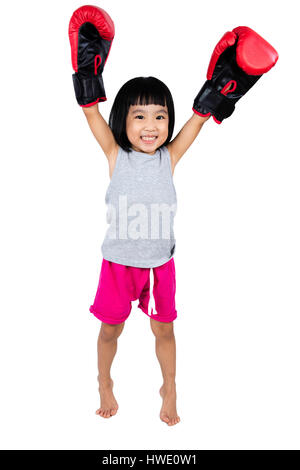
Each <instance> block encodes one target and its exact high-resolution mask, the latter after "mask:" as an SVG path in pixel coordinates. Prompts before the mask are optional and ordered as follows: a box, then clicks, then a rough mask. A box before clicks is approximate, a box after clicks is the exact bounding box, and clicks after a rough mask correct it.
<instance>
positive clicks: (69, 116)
mask: <svg viewBox="0 0 300 470" xmlns="http://www.w3.org/2000/svg"><path fill="white" fill-rule="evenodd" d="M83 4H84V3H80V2H77V1H66V0H65V1H64V2H58V1H56V2H54V1H52V2H51V3H49V2H48V3H47V4H45V3H43V2H39V1H26V2H21V1H15V2H12V3H11V4H8V3H6V5H5V6H2V26H1V30H0V34H1V44H2V47H1V65H2V72H1V82H2V84H1V114H2V124H1V130H2V138H1V176H0V177H1V181H0V191H1V227H2V228H1V338H0V340H1V351H0V353H1V361H2V364H1V402H0V405H1V409H0V415H1V447H2V448H4V449H112V450H113V449H126V448H128V449H289V448H297V449H299V448H300V445H299V442H300V431H299V420H300V405H299V395H300V380H299V352H300V346H299V326H300V319H299V313H300V296H299V280H300V268H299V266H300V249H299V240H300V223H299V203H300V197H299V196H300V183H299V181H300V163H299V145H298V139H299V90H298V81H299V66H298V64H299V60H298V55H299V48H298V43H299V39H298V35H297V27H298V14H297V13H296V6H297V3H296V1H285V2H282V1H273V2H262V1H261V0H260V1H254V0H252V2H251V4H250V3H249V2H241V1H240V0H238V1H234V0H232V1H231V2H230V3H228V2H224V1H217V0H215V1H214V2H199V1H198V0H197V1H185V2H178V3H176V2H174V1H171V0H164V1H161V0H152V1H151V2H150V3H147V2H143V1H141V0H137V1H133V0H131V1H130V2H124V1H105V0H103V1H102V2H100V3H99V4H97V5H98V6H100V7H102V8H104V9H105V10H106V11H107V12H108V13H109V15H110V16H111V17H112V19H113V21H114V23H115V30H116V34H115V39H114V42H113V45H112V48H111V52H110V55H109V59H108V61H107V63H106V68H105V70H104V74H103V79H104V84H105V89H106V94H107V98H108V100H107V102H106V103H104V104H101V106H100V110H101V112H102V114H103V116H104V117H105V119H106V120H108V117H109V112H110V109H111V106H112V103H113V100H114V97H115V96H116V94H117V92H118V90H119V89H120V87H121V86H122V85H123V83H125V82H126V81H127V80H129V79H130V78H133V77H136V76H148V75H152V76H155V77H158V78H160V79H161V80H162V81H164V82H165V83H166V84H167V86H168V87H169V88H170V90H171V92H172V95H173V98H174V103H175V111H176V125H175V131H174V135H173V136H174V137H175V135H176V134H177V133H178V132H179V131H180V129H181V127H182V126H183V125H184V124H185V122H186V121H187V120H188V119H189V118H190V117H191V116H192V104H193V100H194V98H195V96H196V94H197V93H198V91H199V90H200V88H201V86H202V85H203V83H204V81H205V79H206V70H207V66H208V63H209V59H210V56H211V53H212V51H213V48H214V46H215V45H216V43H217V42H218V40H219V39H220V38H221V36H222V35H223V34H224V32H225V31H227V30H232V29H233V28H234V27H236V26H240V25H243V26H244V25H246V26H249V27H251V28H253V29H254V30H256V31H257V32H258V33H259V34H260V35H262V36H263V37H264V38H265V39H266V40H267V41H269V42H270V43H271V44H272V45H273V46H274V47H275V48H276V49H277V50H278V53H279V60H278V63H277V64H276V66H275V67H274V68H273V69H271V71H270V72H269V73H267V74H265V75H264V76H263V77H262V78H261V79H260V80H259V81H258V82H257V84H256V85H255V86H254V87H253V88H252V89H251V90H250V91H249V92H248V94H247V95H246V96H245V97H244V98H242V99H241V100H240V101H239V103H238V104H237V106H236V110H235V112H234V114H233V115H232V116H231V117H230V118H229V119H227V120H225V121H223V123H222V124H221V125H217V124H216V123H215V122H214V121H213V120H212V119H210V120H209V121H208V123H207V124H205V126H204V127H203V129H202V130H201V132H200V134H199V136H198V137H197V139H196V141H195V142H194V143H193V145H192V146H191V147H190V149H189V150H188V151H187V153H186V154H185V155H184V156H183V158H182V159H181V161H180V162H179V164H178V165H177V167H176V169H175V173H174V183H175V187H176V190H177V197H178V211H177V215H176V218H175V236H176V240H177V247H176V250H177V251H176V255H175V258H174V259H175V266H176V275H177V277H176V279H177V292H176V305H177V311H178V318H177V319H176V320H175V322H174V328H175V335H176V343H177V378H176V379H177V394H178V401H177V405H178V413H179V415H180V417H181V422H180V423H179V424H177V425H176V426H173V427H168V426H167V425H166V424H164V423H163V422H162V421H161V420H160V419H159V411H160V408H161V397H160V396H159V393H158V390H159V387H160V386H161V384H162V379H161V372H160V368H159V364H158V361H157V358H156V356H155V349H154V344H155V340H154V336H153V334H152V331H151V329H150V324H149V322H150V320H149V318H148V317H147V316H146V315H145V314H143V312H141V311H140V310H139V309H137V301H136V302H134V304H133V309H132V313H131V315H130V317H129V319H128V320H127V321H126V325H125V328H124V331H123V333H122V335H121V336H120V339H119V343H118V352H117V355H116V358H115V361H114V363H113V367H112V377H113V379H114V381H115V387H114V392H115V396H116V399H117V401H118V403H119V411H118V413H117V415H116V416H115V417H112V418H110V419H106V420H105V419H102V418H101V417H99V416H96V415H95V410H96V409H97V408H98V407H99V397H98V390H97V355H96V342H97V337H98V333H99V328H100V324H101V323H100V321H99V320H97V319H96V318H95V317H94V316H93V315H92V314H91V313H90V312H89V306H90V305H91V303H92V302H93V300H94V295H95V292H96V288H97V284H98V277H99V272H100V266H101V261H102V256H101V251H100V246H101V243H102V241H103V237H104V234H105V231H106V228H107V225H106V219H105V214H106V207H105V202H104V196H105V191H106V188H107V186H108V184H109V176H108V165H107V160H106V157H105V156H104V154H103V152H102V150H101V148H100V147H99V145H98V144H97V142H96V140H95V138H94V137H93V135H92V133H91V131H90V129H89V127H88V124H87V122H86V119H85V117H84V114H83V112H82V110H81V109H80V107H79V106H78V105H77V102H76V100H75V95H74V90H73V84H72V77H71V76H72V73H73V69H72V65H71V52H70V45H69V38H68V24H69V20H70V17H71V15H72V13H73V11H74V10H75V9H77V8H78V7H79V6H81V5H83Z"/></svg>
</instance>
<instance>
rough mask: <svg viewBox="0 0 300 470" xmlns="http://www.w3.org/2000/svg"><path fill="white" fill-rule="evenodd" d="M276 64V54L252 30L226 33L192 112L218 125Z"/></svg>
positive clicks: (244, 29) (209, 67) (238, 28)
mask: <svg viewBox="0 0 300 470" xmlns="http://www.w3.org/2000/svg"><path fill="white" fill-rule="evenodd" d="M277 60H278V53H277V51H276V50H275V49H274V48H273V47H272V46H271V45H270V44H269V43H268V42H267V41H265V39H263V38H262V37H261V36H259V34H257V33H256V32H255V31H253V30H252V29H251V28H248V27H247V26H239V27H237V28H235V29H234V30H233V31H229V32H227V33H225V34H224V35H223V37H222V38H221V40H220V41H219V42H218V44H217V45H216V47H215V49H214V51H213V54H212V56H211V60H210V63H209V66H208V70H207V81H206V82H205V83H204V85H203V87H202V88H201V90H200V92H199V93H198V95H197V96H196V98H195V101H194V104H193V111H194V112H195V113H197V114H199V115H200V116H210V115H212V116H213V119H214V120H215V122H217V123H218V124H221V122H222V120H223V119H225V118H227V117H229V116H231V114H232V113H233V111H234V109H235V103H236V102H237V101H238V100H239V99H240V98H241V97H242V96H244V95H245V94H246V93H247V91H248V90H249V89H250V88H251V87H252V86H253V85H254V84H255V83H256V82H257V80H258V79H259V78H260V77H261V76H262V74H264V73H266V72H268V71H269V70H270V69H271V68H272V67H273V66H274V65H275V64H276V62H277Z"/></svg>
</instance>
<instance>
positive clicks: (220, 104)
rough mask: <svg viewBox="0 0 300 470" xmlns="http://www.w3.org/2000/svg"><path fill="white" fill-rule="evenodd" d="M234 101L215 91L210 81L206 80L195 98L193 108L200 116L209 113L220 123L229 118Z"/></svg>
mask: <svg viewBox="0 0 300 470" xmlns="http://www.w3.org/2000/svg"><path fill="white" fill-rule="evenodd" d="M235 101H236V100H234V99H232V98H227V97H226V96H225V95H223V94H222V93H220V92H218V91H216V89H215V88H213V87H212V86H211V81H210V80H207V81H206V82H205V83H204V85H203V87H202V88H201V90H200V91H199V93H198V95H197V96H196V98H195V100H194V104H193V108H194V109H195V110H196V111H199V113H201V114H207V113H209V112H210V113H211V114H212V115H213V116H215V117H216V118H217V119H218V120H220V121H222V119H225V118H227V117H229V116H231V114H232V113H233V111H234V108H235Z"/></svg>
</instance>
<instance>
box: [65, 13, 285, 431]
mask: <svg viewBox="0 0 300 470" xmlns="http://www.w3.org/2000/svg"><path fill="white" fill-rule="evenodd" d="M69 38H70V44H71V50H72V64H73V68H74V70H75V74H73V83H74V89H75V94H76V99H77V102H78V104H80V106H82V107H83V108H82V109H83V111H84V113H85V115H86V118H87V120H88V123H89V126H90V128H91V130H92V132H93V134H94V136H95V137H96V139H97V141H98V142H99V144H100V146H101V147H102V150H103V152H104V153H105V155H106V157H107V160H108V164H109V175H110V178H111V182H110V184H109V187H108V189H107V192H106V198H105V199H106V203H107V204H108V213H107V221H108V223H109V224H110V225H109V228H108V230H107V233H106V236H105V240H104V242H103V244H102V254H103V261H102V267H101V273H100V279H99V285H98V289H97V293H96V296H95V300H94V303H93V305H92V306H91V307H90V311H91V312H92V313H93V314H94V315H95V316H96V317H97V318H98V319H100V320H101V321H102V324H101V329H100V334H99V339H98V368H99V375H98V380H99V391H100V398H101V405H100V408H99V409H98V410H97V411H96V413H97V414H98V415H100V416H102V417H104V418H108V417H110V416H113V415H115V414H116V412H117V409H118V404H117V401H116V399H115V396H114V394H113V381H112V379H111V375H110V369H111V364H112V361H113V358H114V356H115V354H116V350H117V338H118V337H119V335H120V334H121V332H122V330H123V328H124V323H125V321H126V319H127V318H128V316H129V314H130V311H131V302H132V301H133V300H137V299H138V300H139V305H138V307H139V308H140V309H141V310H142V311H143V312H144V313H145V314H147V315H148V316H149V317H150V325H151V329H152V331H153V333H154V335H155V338H156V354H157V358H158V360H159V363H160V367H161V371H162V375H163V384H162V386H161V388H160V394H161V397H162V399H163V403H162V408H161V411H160V418H161V420H162V421H164V422H166V423H167V424H168V425H169V426H172V425H174V424H177V423H178V422H179V420H180V419H179V416H178V414H177V410H176V383H175V371H176V362H175V358H176V351H175V338H174V331H173V321H174V320H175V319H176V318H177V311H176V307H175V290H176V279H175V264H174V259H173V256H174V253H175V238H174V233H173V219H174V215H175V213H176V202H177V201H176V191H175V187H174V184H173V173H174V169H175V166H176V165H177V163H178V161H179V160H180V158H181V157H182V155H183V154H184V153H185V152H186V150H187V149H188V148H189V147H190V145H191V144H192V142H193V141H194V140H195V138H196V137H197V135H198V134H199V132H200V130H201V128H202V126H203V124H204V122H205V121H206V120H207V119H209V117H210V116H211V115H213V119H214V120H215V121H216V122H217V123H219V124H220V123H221V122H222V120H223V119H225V118H227V117H229V116H231V114H232V113H233V111H234V108H235V103H236V102H237V101H238V100H239V99H240V98H241V97H242V96H243V95H244V94H245V93H247V91H248V90H249V89H250V88H251V87H252V86H253V85H254V84H255V83H256V81H257V80H258V79H259V78H260V77H261V75H262V74H263V73H265V72H267V71H268V70H269V69H270V68H271V67H273V66H274V65H275V63H276V61H277V59H278V54H277V52H276V50H275V49H274V48H273V47H272V46H271V45H270V44H269V43H267V42H266V41H265V40H264V39H263V38H262V37H261V36H259V35H258V34H257V33H256V32H255V31H253V30H252V29H251V28H248V27H246V26H240V27H237V28H234V29H233V30H232V31H228V32H226V33H225V34H224V35H223V36H222V38H221V39H220V41H219V42H218V44H217V45H216V47H215V49H214V51H213V54H212V57H211V60H210V63H209V67H208V71H207V81H206V82H205V83H204V85H203V87H202V88H201V90H200V92H199V93H198V95H197V96H196V98H195V101H194V104H193V108H192V109H193V115H192V117H191V118H190V119H189V120H188V122H187V123H186V124H185V125H184V127H183V128H182V129H181V131H180V132H179V134H178V135H177V136H176V137H175V139H173V140H172V141H171V137H172V134H173V129H174V105H173V99H172V96H171V93H170V91H169V89H168V88H167V86H166V85H165V84H164V83H162V82H161V81H160V80H158V79H156V78H154V77H139V78H135V79H132V80H129V81H128V82H127V83H125V85H123V87H122V88H121V89H120V91H119V92H118V94H117V96H116V99H115V101H114V104H113V107H112V110H111V113H110V117H109V125H107V123H106V122H105V120H104V119H103V117H102V116H101V114H100V113H99V110H98V104H97V103H98V102H99V101H100V102H101V101H105V100H106V95H105V89H104V84H103V79H102V72H103V68H104V65H105V63H106V60H107V57H108V54H109V51H110V48H111V44H112V40H113V38H114V23H113V21H112V19H111V18H110V16H109V15H108V14H107V12H105V11H104V10H103V9H101V8H98V7H94V6H91V5H85V6H83V7H80V8H79V9H78V10H76V11H75V12H74V13H73V15H72V18H71V21H70V24H69ZM132 217H134V219H132ZM160 221H161V223H160ZM151 269H152V271H151ZM152 276H153V277H152ZM150 277H151V286H150ZM152 284H153V286H152ZM150 294H151V295H152V294H153V296H154V302H153V299H151V302H150V303H149V300H150ZM152 306H153V307H152Z"/></svg>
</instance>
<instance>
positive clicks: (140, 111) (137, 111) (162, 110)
mask: <svg viewBox="0 0 300 470" xmlns="http://www.w3.org/2000/svg"><path fill="white" fill-rule="evenodd" d="M144 112H145V111H144V110H143V109H136V110H135V111H132V114H136V113H144ZM157 113H165V114H168V112H167V111H166V110H165V109H160V110H159V111H156V114H157Z"/></svg>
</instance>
